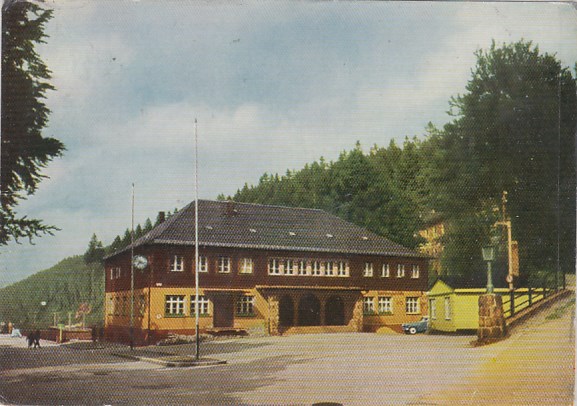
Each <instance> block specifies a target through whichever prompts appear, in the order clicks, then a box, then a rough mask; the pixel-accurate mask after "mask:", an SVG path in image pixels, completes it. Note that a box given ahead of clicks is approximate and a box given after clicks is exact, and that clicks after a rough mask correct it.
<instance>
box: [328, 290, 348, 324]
mask: <svg viewBox="0 0 577 406" xmlns="http://www.w3.org/2000/svg"><path fill="white" fill-rule="evenodd" d="M325 322H326V324H327V326H343V325H344V324H345V303H344V302H343V299H341V297H340V296H331V297H329V298H328V299H327V302H326V304H325Z"/></svg>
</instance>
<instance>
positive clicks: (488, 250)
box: [483, 245, 495, 293]
mask: <svg viewBox="0 0 577 406" xmlns="http://www.w3.org/2000/svg"><path fill="white" fill-rule="evenodd" d="M483 260H484V261H486V262H487V293H493V276H492V274H491V262H493V261H494V260H495V247H494V246H492V245H488V246H486V247H483Z"/></svg>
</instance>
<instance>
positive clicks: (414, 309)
mask: <svg viewBox="0 0 577 406" xmlns="http://www.w3.org/2000/svg"><path fill="white" fill-rule="evenodd" d="M406 305H407V307H406V309H405V310H406V312H407V314H418V313H419V311H420V309H419V298H418V297H408V298H407V302H406Z"/></svg>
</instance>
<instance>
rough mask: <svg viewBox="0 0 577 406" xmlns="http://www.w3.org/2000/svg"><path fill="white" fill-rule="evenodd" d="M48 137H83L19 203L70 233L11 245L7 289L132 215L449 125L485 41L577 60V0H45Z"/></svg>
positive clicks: (4, 269) (2, 252) (3, 279)
mask: <svg viewBox="0 0 577 406" xmlns="http://www.w3.org/2000/svg"><path fill="white" fill-rule="evenodd" d="M45 4H46V7H49V8H52V9H53V10H54V17H53V19H52V20H50V21H49V23H48V25H47V27H46V34H48V35H49V38H47V39H46V42H47V43H46V44H43V45H42V46H40V47H38V48H37V51H38V52H39V54H40V55H41V57H42V59H43V60H44V61H45V63H46V64H47V66H48V67H49V68H50V69H51V70H52V72H53V77H52V79H51V83H52V84H54V85H55V87H56V88H57V90H56V91H54V92H50V93H49V94H48V97H47V100H46V103H47V105H48V107H49V108H50V109H51V111H52V113H51V116H50V122H49V124H48V127H47V128H46V129H45V131H44V134H45V135H46V136H51V137H55V138H58V139H59V140H61V141H62V142H63V143H64V144H65V145H66V151H65V154H64V156H63V157H61V158H57V159H55V160H54V161H53V162H52V163H50V164H49V166H48V167H47V168H46V170H45V172H44V173H45V174H46V175H47V176H49V179H47V180H44V181H43V182H42V183H41V184H40V188H39V190H38V191H37V193H36V194H35V195H33V196H30V197H29V198H28V200H26V201H23V202H22V203H21V204H20V205H19V207H18V209H17V212H18V213H19V214H21V215H24V214H25V215H27V216H29V217H33V218H41V219H43V220H44V221H45V222H46V223H47V224H53V225H56V226H57V227H59V228H60V231H58V232H56V234H55V235H54V236H44V237H41V238H38V239H35V240H34V244H35V245H31V244H29V243H28V241H27V240H24V241H22V243H21V244H15V243H11V244H9V245H8V246H5V247H0V286H3V285H6V284H9V283H12V282H15V281H18V280H21V279H23V278H25V277H27V276H29V275H31V274H33V273H35V272H38V271H40V270H42V269H45V268H48V267H50V266H52V265H54V264H56V263H57V262H58V261H59V260H61V259H63V258H65V257H68V256H72V255H77V254H82V253H84V251H85V250H86V248H87V246H88V242H89V240H90V237H91V236H92V234H93V233H96V235H97V236H98V237H99V238H100V239H101V240H102V241H103V243H104V244H105V245H106V244H110V243H111V242H112V240H113V239H114V237H115V236H116V235H118V234H123V233H124V230H125V229H126V228H127V227H129V226H130V222H131V194H132V187H131V185H132V184H133V183H134V185H135V186H134V191H135V211H134V213H135V221H136V224H138V223H144V221H145V220H146V218H151V219H152V220H153V221H154V219H155V218H156V215H157V213H158V212H159V211H167V210H173V209H174V208H181V207H183V206H184V205H186V204H188V203H189V202H191V201H192V200H194V174H195V161H194V156H195V155H194V153H195V152H194V151H195V150H194V133H195V130H194V120H195V119H197V120H198V128H197V133H198V154H199V161H198V165H199V171H198V177H199V197H200V198H205V199H216V197H217V196H218V195H219V194H221V193H224V194H225V195H233V194H234V193H235V192H236V190H237V189H239V188H241V187H242V186H243V185H244V184H245V183H248V184H249V185H250V184H257V183H258V180H259V178H260V177H261V176H262V175H263V174H264V173H265V172H267V173H279V174H284V173H285V172H286V171H287V169H290V170H295V169H297V170H298V169H300V168H302V167H303V166H304V165H305V164H306V163H310V162H313V161H315V160H319V158H320V157H324V158H325V159H326V160H327V161H331V160H336V159H337V158H338V156H339V153H340V152H342V151H344V150H350V149H352V148H353V147H354V145H355V143H356V142H357V141H360V143H361V145H362V147H363V148H364V150H365V151H368V150H369V149H370V147H371V146H373V145H375V144H376V145H378V146H387V145H388V144H389V142H390V141H391V140H395V141H396V142H397V143H402V141H403V139H404V138H405V137H406V136H409V137H413V136H419V137H422V136H424V134H425V127H426V126H427V124H428V123H429V122H432V123H433V124H435V125H437V126H442V125H443V124H445V123H447V122H449V121H450V120H451V118H450V117H449V116H448V115H447V113H446V112H447V110H448V108H449V105H448V101H449V99H450V97H451V96H455V95H458V94H462V93H463V92H465V86H466V84H467V80H468V79H469V78H470V75H471V69H472V68H473V67H474V65H475V56H474V52H475V51H476V50H478V49H487V48H488V47H490V45H491V41H492V40H495V41H496V43H497V44H502V43H510V42H515V41H519V40H521V39H525V40H531V41H533V43H535V44H537V45H538V46H539V48H540V50H541V51H542V52H548V53H552V54H556V56H557V58H558V59H559V60H560V61H561V62H562V64H563V65H564V66H568V67H573V66H574V64H575V62H577V10H576V9H575V8H574V7H573V6H572V5H570V4H567V3H540V2H527V3H524V2H510V3H483V2H372V1H368V2H352V1H351V2H276V1H275V2H272V1H264V2H253V1H242V2H240V1H238V2H224V1H221V2H204V1H162V2H159V1H152V0H141V1H129V0H117V1H112V0H108V1H98V2H95V1H85V0H66V1H64V0H57V1H54V0H53V1H50V0H47V1H46V3H45Z"/></svg>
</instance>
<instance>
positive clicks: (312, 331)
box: [282, 326, 356, 335]
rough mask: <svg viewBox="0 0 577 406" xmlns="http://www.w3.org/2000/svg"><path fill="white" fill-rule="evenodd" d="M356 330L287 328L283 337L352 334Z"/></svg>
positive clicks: (307, 327) (315, 327) (313, 327)
mask: <svg viewBox="0 0 577 406" xmlns="http://www.w3.org/2000/svg"><path fill="white" fill-rule="evenodd" d="M355 331H356V330H355V329H354V328H353V327H349V326H296V327H289V328H288V329H286V330H284V331H283V332H282V334H283V335H292V334H323V333H353V332H355Z"/></svg>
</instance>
